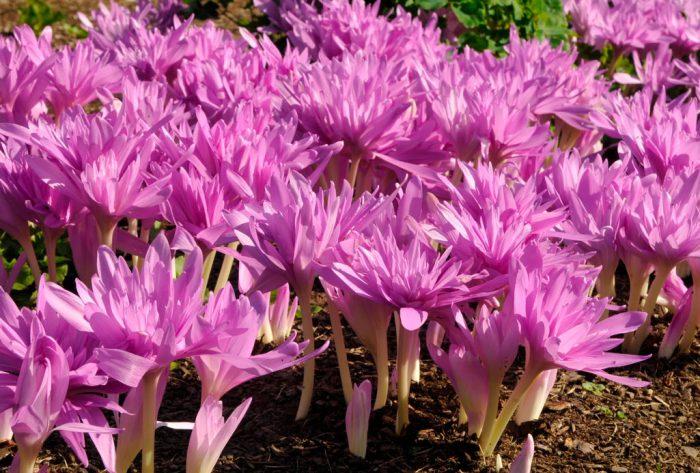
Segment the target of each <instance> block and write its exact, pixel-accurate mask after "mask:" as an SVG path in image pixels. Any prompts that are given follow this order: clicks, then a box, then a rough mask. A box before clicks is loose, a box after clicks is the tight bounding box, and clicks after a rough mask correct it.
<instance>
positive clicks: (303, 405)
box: [296, 288, 316, 420]
mask: <svg viewBox="0 0 700 473" xmlns="http://www.w3.org/2000/svg"><path fill="white" fill-rule="evenodd" d="M299 305H300V306H301V328H302V333H303V334H304V340H308V342H309V344H308V345H307V346H306V349H305V350H304V354H308V353H311V352H312V351H313V350H314V323H313V320H312V318H311V317H312V314H311V289H310V288H309V289H306V290H304V291H303V292H301V293H300V294H299ZM315 369H316V360H315V359H314V358H311V359H310V360H308V361H306V362H305V363H304V385H303V387H302V390H301V399H299V407H298V409H297V415H296V420H302V419H306V416H307V415H308V414H309V408H310V407H311V399H312V398H313V395H314V371H315Z"/></svg>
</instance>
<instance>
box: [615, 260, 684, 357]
mask: <svg viewBox="0 0 700 473" xmlns="http://www.w3.org/2000/svg"><path fill="white" fill-rule="evenodd" d="M672 269H673V266H672V265H669V266H658V267H657V268H656V271H655V272H654V282H652V283H651V287H650V288H649V294H647V299H646V301H644V307H643V308H642V310H643V311H644V312H646V313H647V316H646V318H645V319H644V322H643V323H642V325H641V326H640V327H639V328H638V329H637V330H635V331H634V332H633V333H632V334H631V335H632V336H631V337H625V342H624V344H623V348H624V349H625V350H626V351H627V352H628V353H639V349H640V348H642V344H643V343H644V340H646V339H647V337H648V336H649V329H650V327H651V316H652V314H653V313H654V308H655V307H656V300H657V299H658V298H659V294H661V289H663V287H664V283H665V282H666V279H668V275H669V274H670V273H671V270H672Z"/></svg>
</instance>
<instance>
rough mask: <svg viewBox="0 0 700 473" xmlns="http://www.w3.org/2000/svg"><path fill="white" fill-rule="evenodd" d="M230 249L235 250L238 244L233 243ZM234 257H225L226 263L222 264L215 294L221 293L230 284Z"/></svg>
mask: <svg viewBox="0 0 700 473" xmlns="http://www.w3.org/2000/svg"><path fill="white" fill-rule="evenodd" d="M228 247H229V248H232V249H235V248H236V243H231V244H230V245H229V246H228ZM233 259H234V258H233V256H231V255H225V256H224V261H223V263H221V270H220V271H219V277H218V278H217V280H216V286H215V287H214V294H216V293H217V292H219V291H220V290H222V289H223V288H224V286H225V285H226V283H227V282H228V278H229V276H231V270H232V269H233Z"/></svg>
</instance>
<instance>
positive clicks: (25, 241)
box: [17, 230, 41, 288]
mask: <svg viewBox="0 0 700 473" xmlns="http://www.w3.org/2000/svg"><path fill="white" fill-rule="evenodd" d="M17 241H18V242H19V244H20V245H21V246H22V250H24V253H25V254H26V255H27V263H29V269H30V270H31V271H32V276H33V277H34V285H35V286H36V287H37V288H38V287H39V281H40V280H41V268H39V261H38V260H37V259H36V252H35V251H34V245H32V239H31V236H30V235H29V230H27V231H26V232H25V235H23V236H22V238H18V239H17Z"/></svg>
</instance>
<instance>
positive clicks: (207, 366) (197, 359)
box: [192, 284, 328, 402]
mask: <svg viewBox="0 0 700 473" xmlns="http://www.w3.org/2000/svg"><path fill="white" fill-rule="evenodd" d="M266 309H267V304H266V301H265V298H264V296H263V295H262V294H260V293H259V292H255V293H253V294H251V295H250V297H246V296H241V297H240V298H238V299H236V298H235V296H234V292H233V287H231V285H230V284H227V285H226V286H225V287H224V288H223V289H222V290H221V291H219V292H218V293H217V294H215V295H214V296H213V298H212V299H210V300H209V303H208V304H207V308H206V310H205V312H204V316H203V317H204V320H206V321H207V322H208V323H210V324H211V325H212V326H213V327H215V328H216V330H217V332H218V333H219V335H218V340H217V342H216V344H217V345H216V346H217V354H210V355H198V356H194V357H193V358H192V363H193V364H194V366H195V368H196V369H197V373H198V374H199V378H200V380H201V382H202V400H203V402H204V400H205V399H206V398H213V399H221V398H222V397H223V396H224V394H226V393H227V392H229V391H230V390H232V389H233V388H235V387H236V386H239V385H241V384H243V383H245V382H246V381H249V380H251V379H253V378H257V377H259V376H264V375H266V374H269V373H272V372H275V371H279V370H283V369H286V368H289V367H291V366H294V365H297V364H300V363H303V362H304V361H306V360H308V359H310V358H312V357H315V356H318V355H319V354H320V353H321V352H323V351H324V350H325V349H326V348H327V347H328V343H326V344H324V345H323V346H322V347H321V348H319V349H318V350H315V351H313V352H311V353H309V354H307V355H305V356H304V357H298V355H300V354H301V352H302V351H303V350H304V348H306V346H307V345H308V344H309V342H308V341H305V342H304V343H301V344H298V343H295V342H294V339H295V337H296V334H295V333H293V334H292V335H291V336H290V337H289V338H288V339H286V340H285V341H284V342H283V343H282V344H281V345H280V346H278V347H276V348H274V349H272V350H270V351H267V352H265V353H262V354H259V355H253V348H254V347H255V341H256V339H257V337H258V332H259V331H260V327H261V326H262V323H263V320H264V317H265V312H266ZM218 353H223V354H225V356H222V355H220V354H218Z"/></svg>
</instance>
